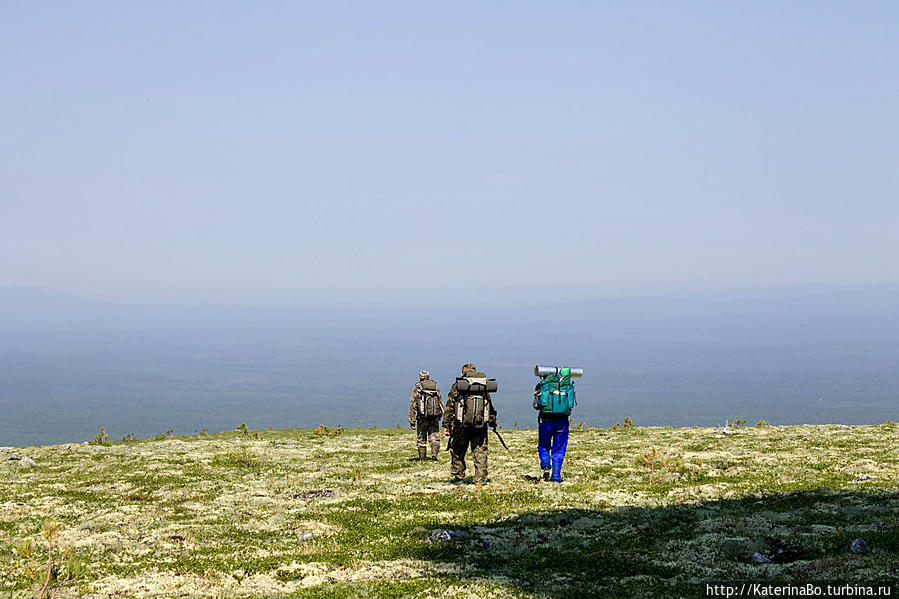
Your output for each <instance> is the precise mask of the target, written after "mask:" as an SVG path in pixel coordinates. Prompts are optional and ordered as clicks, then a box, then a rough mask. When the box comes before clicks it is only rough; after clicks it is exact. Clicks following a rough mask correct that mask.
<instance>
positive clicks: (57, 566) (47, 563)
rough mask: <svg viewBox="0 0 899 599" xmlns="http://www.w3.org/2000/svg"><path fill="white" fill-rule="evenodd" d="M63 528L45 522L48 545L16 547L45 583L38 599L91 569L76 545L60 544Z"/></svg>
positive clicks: (28, 543) (34, 576)
mask: <svg viewBox="0 0 899 599" xmlns="http://www.w3.org/2000/svg"><path fill="white" fill-rule="evenodd" d="M101 430H102V429H101ZM61 528H62V525H61V524H59V523H58V522H54V521H47V522H44V526H43V529H42V531H41V536H43V537H44V539H45V540H46V542H47V547H46V549H44V548H43V547H37V546H35V544H34V543H33V542H32V541H31V539H26V540H24V541H22V542H21V543H19V545H18V547H16V549H17V551H18V553H19V554H20V555H21V556H22V557H24V558H25V559H26V560H27V564H26V566H25V574H26V575H27V576H28V578H30V579H31V580H32V581H34V582H35V583H36V584H38V585H41V589H40V592H39V594H38V599H44V597H48V598H52V597H55V596H56V595H57V593H59V592H60V591H61V590H62V588H63V587H64V586H65V585H66V583H68V582H70V581H73V580H78V579H79V578H82V577H83V576H84V573H85V571H86V569H87V568H86V566H85V564H84V561H83V560H82V559H81V558H80V557H78V556H76V555H75V552H74V550H73V549H72V547H60V546H59V545H58V544H57V542H56V535H57V534H58V533H59V531H60V529H61Z"/></svg>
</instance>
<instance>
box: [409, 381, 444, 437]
mask: <svg viewBox="0 0 899 599" xmlns="http://www.w3.org/2000/svg"><path fill="white" fill-rule="evenodd" d="M419 393H421V381H418V382H417V383H415V386H414V387H412V395H411V396H410V397H409V426H412V425H413V424H415V420H416V418H418V394H419ZM437 399H439V400H440V401H441V403H442V402H443V397H442V396H441V395H440V388H439V387H438V388H437ZM437 423H438V424H440V417H439V416H438V417H437Z"/></svg>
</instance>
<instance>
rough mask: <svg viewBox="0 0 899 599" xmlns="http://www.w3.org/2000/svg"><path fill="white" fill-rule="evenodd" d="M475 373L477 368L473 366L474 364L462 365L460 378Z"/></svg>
mask: <svg viewBox="0 0 899 599" xmlns="http://www.w3.org/2000/svg"><path fill="white" fill-rule="evenodd" d="M477 371H478V367H477V366H475V365H474V364H471V363H468V364H463V365H462V376H465V375H466V374H468V373H472V374H474V373H475V372H477Z"/></svg>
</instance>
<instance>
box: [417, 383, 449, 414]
mask: <svg viewBox="0 0 899 599" xmlns="http://www.w3.org/2000/svg"><path fill="white" fill-rule="evenodd" d="M418 387H419V392H418V415H419V417H421V418H436V417H438V416H442V415H443V403H442V402H441V401H440V392H439V391H437V383H435V382H434V381H432V380H429V379H426V380H424V381H421V382H420V383H419V385H418Z"/></svg>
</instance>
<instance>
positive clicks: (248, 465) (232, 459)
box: [212, 447, 262, 470]
mask: <svg viewBox="0 0 899 599" xmlns="http://www.w3.org/2000/svg"><path fill="white" fill-rule="evenodd" d="M212 463H213V464H214V465H216V466H226V467H231V468H241V469H244V470H255V469H257V468H259V467H260V466H262V461H261V460H260V459H259V458H257V457H256V456H254V455H253V454H251V453H250V451H249V449H247V448H246V447H241V448H240V449H237V450H235V451H232V452H229V453H226V454H223V455H217V456H215V457H214V458H212Z"/></svg>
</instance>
